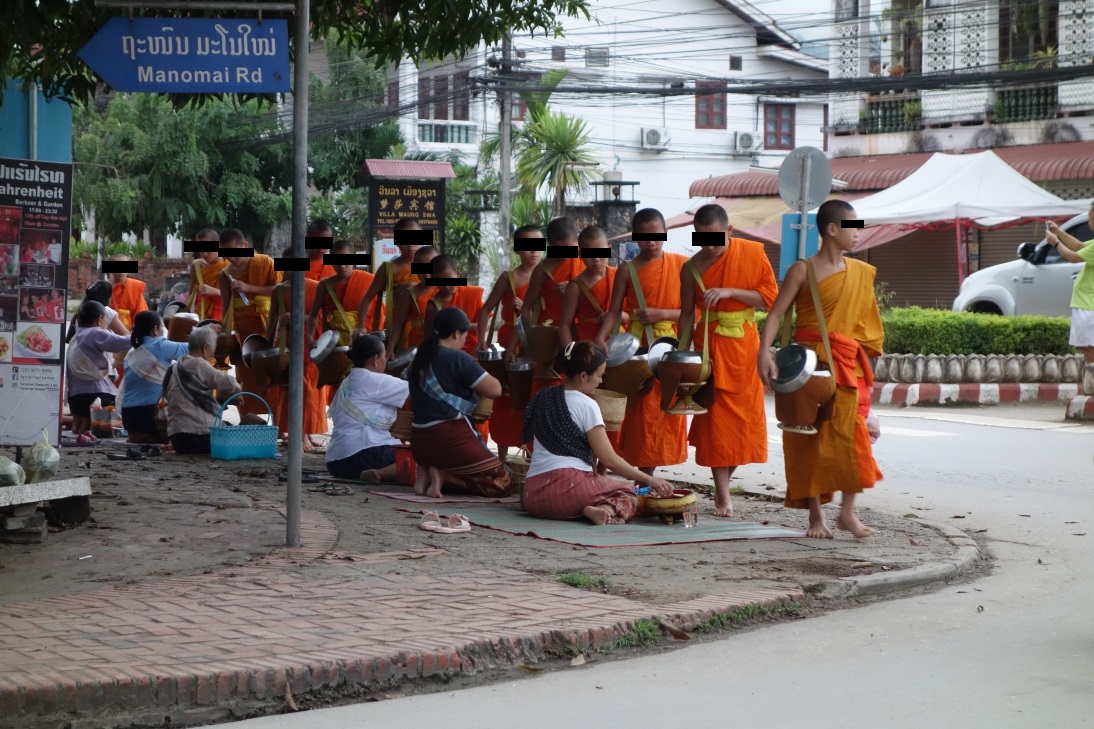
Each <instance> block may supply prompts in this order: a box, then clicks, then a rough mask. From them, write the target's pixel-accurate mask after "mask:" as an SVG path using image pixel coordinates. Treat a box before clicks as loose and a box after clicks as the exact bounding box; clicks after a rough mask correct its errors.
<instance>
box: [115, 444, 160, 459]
mask: <svg viewBox="0 0 1094 729" xmlns="http://www.w3.org/2000/svg"><path fill="white" fill-rule="evenodd" d="M162 453H163V451H162V450H161V449H160V448H159V447H157V446H149V445H145V446H141V447H140V448H128V449H126V451H125V454H124V455H122V454H120V453H107V454H106V457H107V458H109V459H110V460H112V461H143V460H144V459H146V458H155V457H156V456H159V455H162Z"/></svg>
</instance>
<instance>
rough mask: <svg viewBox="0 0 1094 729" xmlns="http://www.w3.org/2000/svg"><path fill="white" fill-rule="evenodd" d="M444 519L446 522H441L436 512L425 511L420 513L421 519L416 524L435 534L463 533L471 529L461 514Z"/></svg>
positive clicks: (469, 523)
mask: <svg viewBox="0 0 1094 729" xmlns="http://www.w3.org/2000/svg"><path fill="white" fill-rule="evenodd" d="M446 521H447V524H442V523H441V517H440V516H438V515H437V512H435V511H427V512H425V513H424V514H422V521H421V523H419V524H418V526H419V527H421V528H422V529H424V530H425V531H427V532H435V533H437V534H463V533H464V532H469V531H471V522H469V521H468V520H467V517H466V516H463V515H462V514H453V515H451V516H449V517H448V519H447V520H446Z"/></svg>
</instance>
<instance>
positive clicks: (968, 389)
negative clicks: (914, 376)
mask: <svg viewBox="0 0 1094 729" xmlns="http://www.w3.org/2000/svg"><path fill="white" fill-rule="evenodd" d="M1078 393H1079V386H1078V385H1077V384H1075V383H1066V382H998V383H994V382H984V383H978V382H961V383H952V384H944V383H929V382H922V383H913V384H898V383H894V382H884V383H882V382H877V383H874V392H873V396H872V398H871V400H872V402H873V403H874V404H875V405H905V406H912V405H955V404H959V403H960V404H966V405H1002V404H1008V403H1032V402H1042V403H1050V402H1056V403H1061V404H1063V403H1066V402H1068V401H1069V400H1071V399H1072V398H1074V397H1075V396H1076V395H1078Z"/></svg>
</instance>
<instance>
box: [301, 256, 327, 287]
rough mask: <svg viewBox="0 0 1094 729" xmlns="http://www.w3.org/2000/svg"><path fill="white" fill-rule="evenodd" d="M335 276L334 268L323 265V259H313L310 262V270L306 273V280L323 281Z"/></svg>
mask: <svg viewBox="0 0 1094 729" xmlns="http://www.w3.org/2000/svg"><path fill="white" fill-rule="evenodd" d="M333 275H334V266H328V265H327V264H325V263H323V257H322V256H320V257H319V258H311V259H309V262H308V270H307V271H305V272H304V278H305V279H308V280H310V281H322V280H323V279H325V278H327V277H328V276H333Z"/></svg>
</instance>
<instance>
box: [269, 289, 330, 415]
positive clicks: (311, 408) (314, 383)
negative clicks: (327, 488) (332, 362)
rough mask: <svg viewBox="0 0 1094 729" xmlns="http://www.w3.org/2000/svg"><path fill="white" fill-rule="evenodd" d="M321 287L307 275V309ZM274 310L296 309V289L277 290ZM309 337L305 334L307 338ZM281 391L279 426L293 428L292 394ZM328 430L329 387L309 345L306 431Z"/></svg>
mask: <svg viewBox="0 0 1094 729" xmlns="http://www.w3.org/2000/svg"><path fill="white" fill-rule="evenodd" d="M318 290H319V284H318V283H316V282H315V281H313V280H312V279H309V278H305V279H304V310H305V311H311V307H312V304H314V303H315V293H316V291H318ZM273 299H274V302H273V311H272V312H271V314H270V315H271V316H275V317H279V316H281V314H282V313H283V312H291V311H292V292H291V291H289V289H288V288H283V289H280V290H275V291H274V297H273ZM319 331H320V329H319V325H318V324H317V325H316V327H315V331H314V332H312V336H313V337H314V336H315V335H318V334H319ZM288 333H289V332H288V328H286V329H284V330H282V331H280V332H278V336H279V337H280V336H288ZM306 338H307V337H305V339H306ZM277 389H278V390H280V391H281V392H280V393H279V395H278V396H277V398H276V399H277V401H278V402H277V406H276V412H277V429H278V432H281V433H287V432H289V397H288V392H287V390H285V389H282V388H277ZM326 432H327V388H326V387H319V367H317V366H316V365H315V363H314V362H312V361H311V353H310V352H308V349H307V347H305V349H304V429H303V433H304V435H316V434H319V433H326Z"/></svg>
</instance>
